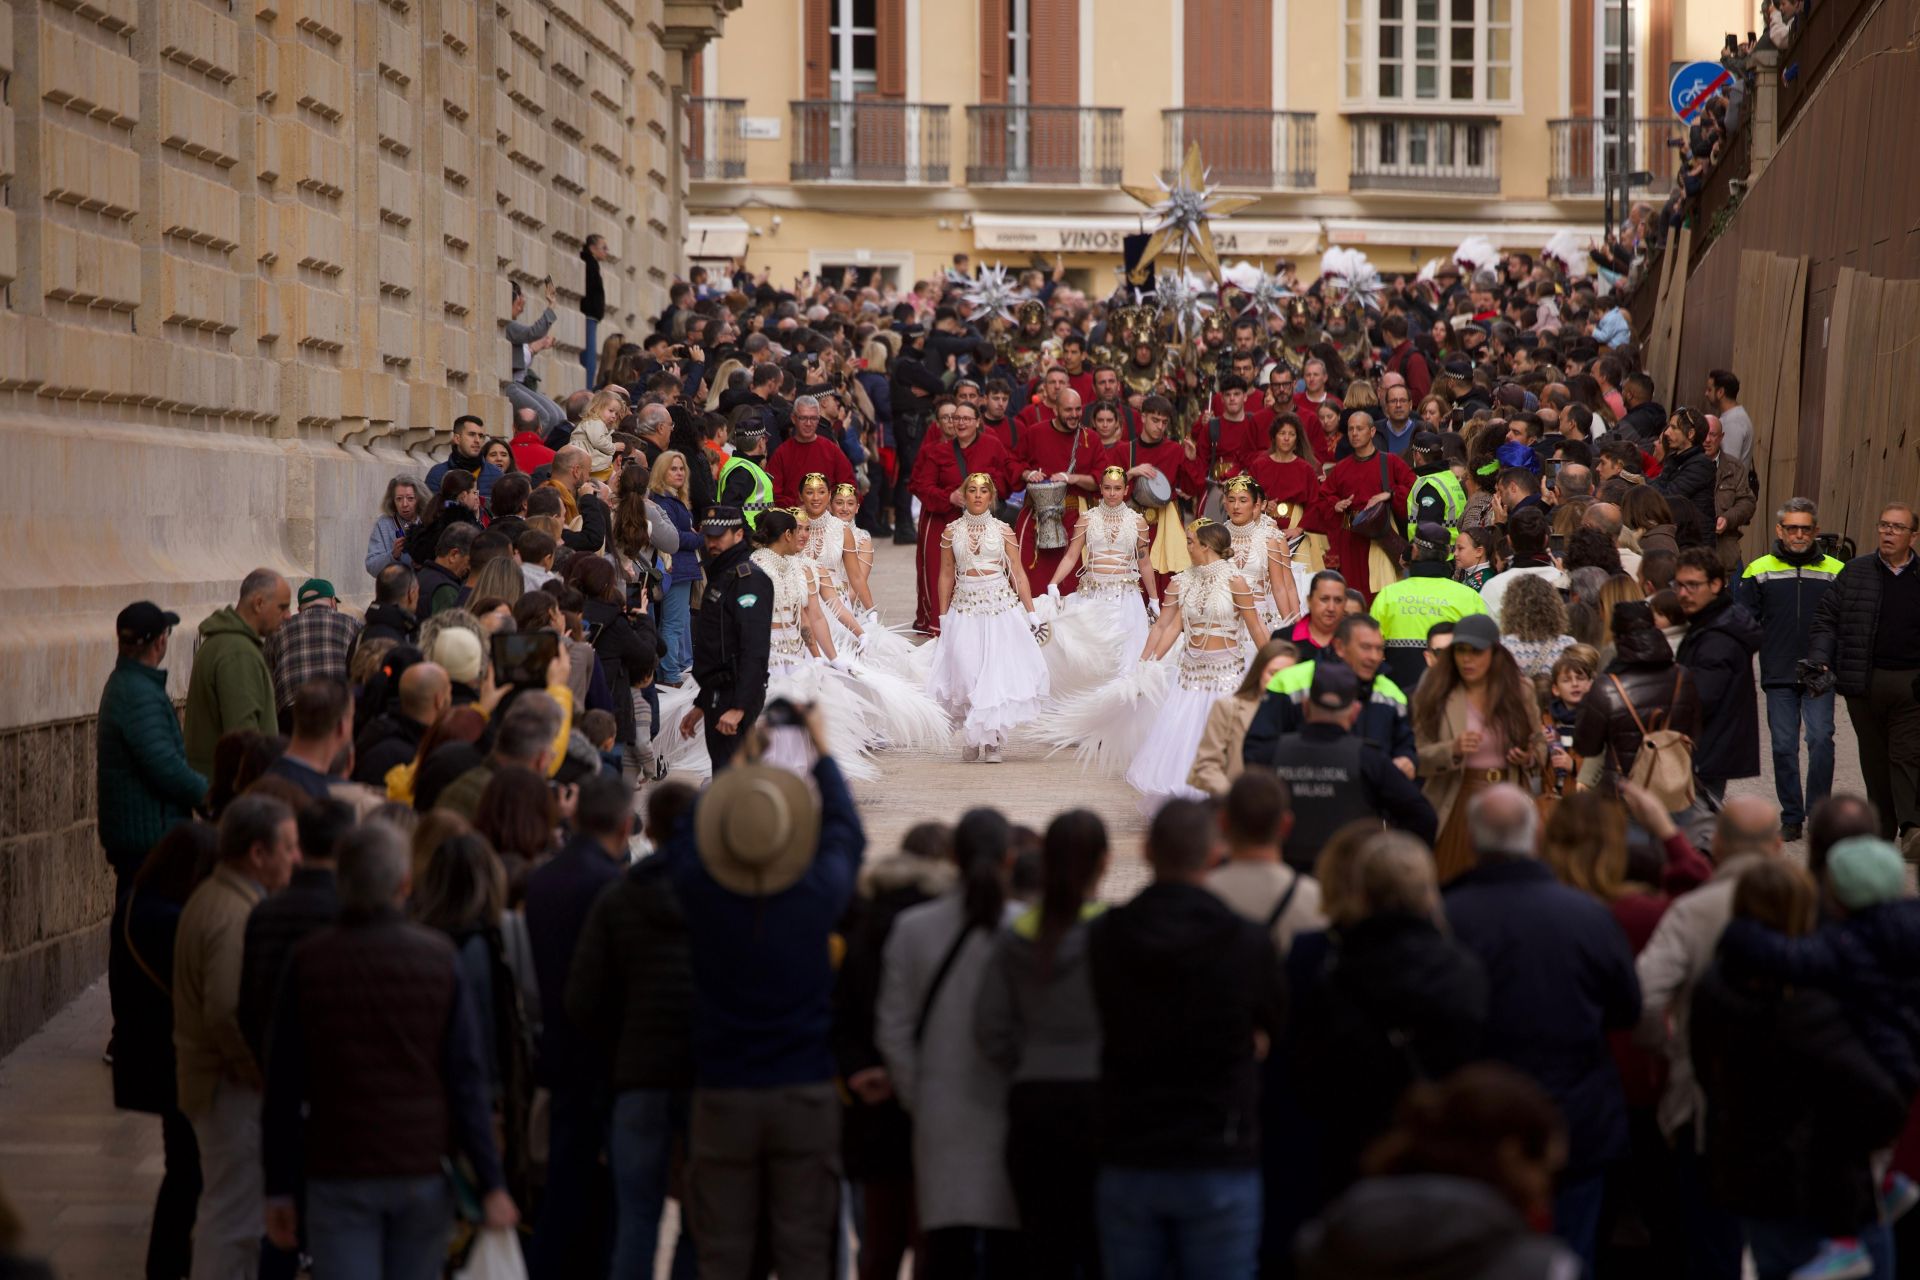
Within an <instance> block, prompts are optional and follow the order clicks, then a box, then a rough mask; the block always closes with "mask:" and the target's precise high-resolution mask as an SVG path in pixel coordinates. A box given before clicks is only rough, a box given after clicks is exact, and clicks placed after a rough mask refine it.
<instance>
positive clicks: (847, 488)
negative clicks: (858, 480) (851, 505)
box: [833, 484, 860, 498]
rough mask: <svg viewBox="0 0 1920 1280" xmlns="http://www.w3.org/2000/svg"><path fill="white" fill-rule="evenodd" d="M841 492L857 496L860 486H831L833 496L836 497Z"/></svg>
mask: <svg viewBox="0 0 1920 1280" xmlns="http://www.w3.org/2000/svg"><path fill="white" fill-rule="evenodd" d="M843 493H849V494H852V495H853V496H854V497H856V498H857V497H859V496H860V486H859V485H857V484H837V485H835V486H833V496H834V497H836V498H837V497H839V496H840V495H841V494H843Z"/></svg>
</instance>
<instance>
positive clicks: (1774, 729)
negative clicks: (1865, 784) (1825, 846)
mask: <svg viewBox="0 0 1920 1280" xmlns="http://www.w3.org/2000/svg"><path fill="white" fill-rule="evenodd" d="M1802 723H1804V724H1805V725H1806V731H1807V789H1806V793H1805V794H1804V796H1803V795H1802V793H1801V791H1800V726H1801V725H1802ZM1767 728H1768V730H1769V731H1770V732H1771V733H1772V735H1773V793H1774V795H1775V796H1776V797H1778V798H1779V801H1780V822H1781V824H1782V825H1784V826H1792V827H1797V826H1800V825H1802V824H1804V823H1805V822H1806V820H1807V813H1808V811H1809V810H1811V809H1812V808H1813V807H1814V806H1815V805H1817V804H1819V803H1820V802H1821V801H1822V800H1825V799H1826V798H1827V796H1828V795H1829V794H1830V793H1831V792H1832V791H1833V695H1832V694H1831V693H1829V694H1827V695H1825V696H1824V697H1819V698H1809V697H1807V696H1806V695H1805V694H1803V693H1801V692H1800V691H1799V690H1798V689H1792V688H1788V689H1768V690H1767Z"/></svg>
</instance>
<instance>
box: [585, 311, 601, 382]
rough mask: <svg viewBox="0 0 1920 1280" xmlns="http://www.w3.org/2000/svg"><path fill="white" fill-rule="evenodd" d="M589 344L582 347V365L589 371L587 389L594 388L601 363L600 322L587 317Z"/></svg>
mask: <svg viewBox="0 0 1920 1280" xmlns="http://www.w3.org/2000/svg"><path fill="white" fill-rule="evenodd" d="M586 319H587V344H586V345H585V346H584V347H581V348H580V367H581V368H582V369H585V370H586V371H587V381H586V383H585V386H586V388H587V390H589V391H591V390H593V375H594V373H595V371H596V370H597V369H598V367H599V363H600V322H599V321H598V320H595V319H594V318H593V317H592V316H588V317H587V318H586Z"/></svg>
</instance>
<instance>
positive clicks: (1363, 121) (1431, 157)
mask: <svg viewBox="0 0 1920 1280" xmlns="http://www.w3.org/2000/svg"><path fill="white" fill-rule="evenodd" d="M1351 124H1352V131H1353V169H1352V172H1351V173H1350V174H1349V175H1348V178H1347V187H1348V189H1349V190H1351V191H1422V192H1429V193H1433V194H1438V195H1488V196H1493V195H1499V194H1500V125H1499V122H1498V121H1493V120H1434V119H1429V118H1426V117H1421V116H1357V117H1354V118H1353V120H1352V121H1351Z"/></svg>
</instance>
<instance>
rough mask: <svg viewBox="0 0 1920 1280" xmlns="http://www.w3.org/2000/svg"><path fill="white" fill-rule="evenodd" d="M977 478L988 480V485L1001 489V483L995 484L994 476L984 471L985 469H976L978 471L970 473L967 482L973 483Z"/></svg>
mask: <svg viewBox="0 0 1920 1280" xmlns="http://www.w3.org/2000/svg"><path fill="white" fill-rule="evenodd" d="M975 480H985V481H986V482H987V484H988V486H989V487H991V488H993V489H996V490H997V489H999V487H1000V486H999V485H997V484H994V482H993V477H992V476H990V475H988V474H987V473H986V472H984V471H976V472H974V473H973V474H972V475H970V476H968V477H967V479H966V483H967V484H972V483H973V482H974V481H975Z"/></svg>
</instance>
